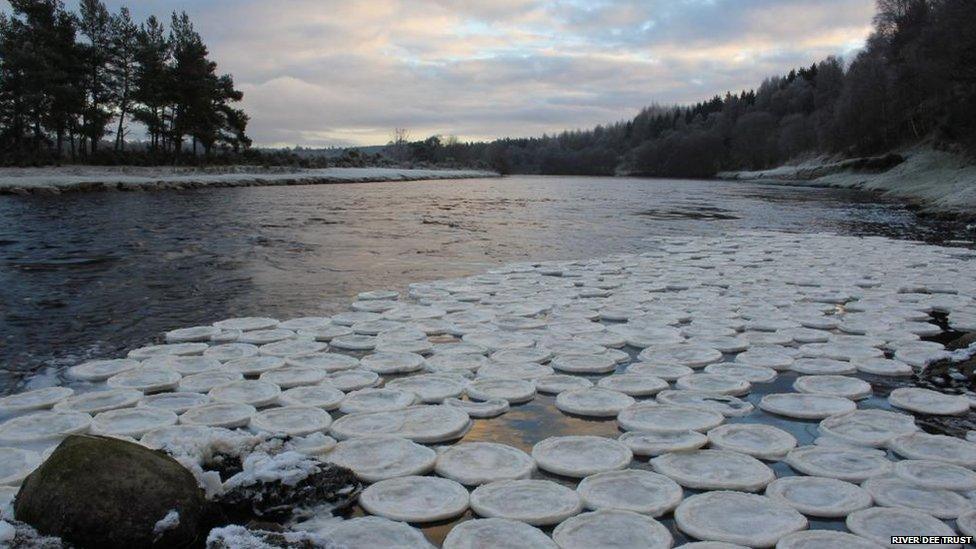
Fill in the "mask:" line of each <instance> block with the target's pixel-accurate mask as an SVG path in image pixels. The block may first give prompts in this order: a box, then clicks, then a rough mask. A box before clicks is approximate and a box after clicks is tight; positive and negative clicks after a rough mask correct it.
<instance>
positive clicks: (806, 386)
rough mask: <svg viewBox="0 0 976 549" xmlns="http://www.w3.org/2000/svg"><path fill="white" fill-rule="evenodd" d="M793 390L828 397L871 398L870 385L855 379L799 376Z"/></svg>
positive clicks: (834, 376)
mask: <svg viewBox="0 0 976 549" xmlns="http://www.w3.org/2000/svg"><path fill="white" fill-rule="evenodd" d="M793 388H794V389H796V390H797V391H799V392H801V393H810V394H815V395H828V396H838V397H843V398H849V399H851V400H860V399H863V398H867V397H869V396H871V384H870V383H868V382H866V381H864V380H862V379H858V378H856V377H848V376H836V375H820V376H800V377H798V378H796V381H794V382H793Z"/></svg>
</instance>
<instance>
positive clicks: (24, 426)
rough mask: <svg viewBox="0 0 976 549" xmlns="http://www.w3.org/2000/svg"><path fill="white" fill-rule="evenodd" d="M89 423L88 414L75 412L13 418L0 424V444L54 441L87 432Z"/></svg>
mask: <svg viewBox="0 0 976 549" xmlns="http://www.w3.org/2000/svg"><path fill="white" fill-rule="evenodd" d="M91 421H92V418H91V416H89V415H88V414H83V413H77V412H58V411H53V412H51V411H41V412H37V413H34V414H30V415H27V416H20V417H15V418H13V419H10V420H7V421H5V422H4V423H3V424H0V444H5V445H16V444H23V443H31V442H45V441H56V440H58V439H61V438H63V437H66V436H68V435H72V434H76V433H83V432H85V431H87V430H88V428H89V426H90V425H91Z"/></svg>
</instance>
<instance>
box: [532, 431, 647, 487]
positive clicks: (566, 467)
mask: <svg viewBox="0 0 976 549" xmlns="http://www.w3.org/2000/svg"><path fill="white" fill-rule="evenodd" d="M532 457H533V458H534V459H535V461H536V463H537V464H538V465H539V468H540V469H544V470H546V471H548V472H550V473H554V474H557V475H562V476H567V477H574V478H583V477H585V476H589V475H592V474H595V473H602V472H604V471H613V470H617V469H623V468H624V467H627V465H629V464H630V462H631V460H632V459H633V457H634V454H633V452H631V451H630V448H628V447H627V446H626V445H624V444H621V443H620V442H617V441H616V440H613V439H609V438H604V437H596V436H585V435H584V436H560V437H550V438H547V439H545V440H542V441H540V442H538V443H536V445H535V446H533V447H532Z"/></svg>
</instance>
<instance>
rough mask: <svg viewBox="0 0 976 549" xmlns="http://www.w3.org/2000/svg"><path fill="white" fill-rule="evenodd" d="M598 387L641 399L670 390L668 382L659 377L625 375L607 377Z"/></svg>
mask: <svg viewBox="0 0 976 549" xmlns="http://www.w3.org/2000/svg"><path fill="white" fill-rule="evenodd" d="M597 386H598V387H602V388H604V389H610V390H613V391H618V392H621V393H624V394H625V395H630V396H635V397H639V396H651V395H656V394H657V393H659V392H661V391H662V390H664V389H667V388H668V382H667V381H664V380H663V379H661V378H659V377H654V376H649V375H642V374H633V373H624V374H614V375H612V376H607V377H605V378H603V379H601V380H600V381H598V382H597Z"/></svg>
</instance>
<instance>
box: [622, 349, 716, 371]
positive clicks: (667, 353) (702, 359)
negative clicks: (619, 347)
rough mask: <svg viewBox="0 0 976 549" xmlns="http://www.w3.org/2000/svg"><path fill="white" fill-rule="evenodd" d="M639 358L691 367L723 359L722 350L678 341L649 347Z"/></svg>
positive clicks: (700, 366) (655, 362)
mask: <svg viewBox="0 0 976 549" xmlns="http://www.w3.org/2000/svg"><path fill="white" fill-rule="evenodd" d="M637 359H638V360H641V361H643V362H651V363H654V364H682V365H684V366H688V367H690V368H703V367H705V366H707V365H709V364H711V363H713V362H719V361H720V360H722V352H721V351H719V350H717V349H712V348H710V347H703V346H700V345H692V344H687V343H678V344H669V345H654V346H651V347H648V348H646V349H644V350H643V351H641V352H640V354H639V355H637Z"/></svg>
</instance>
